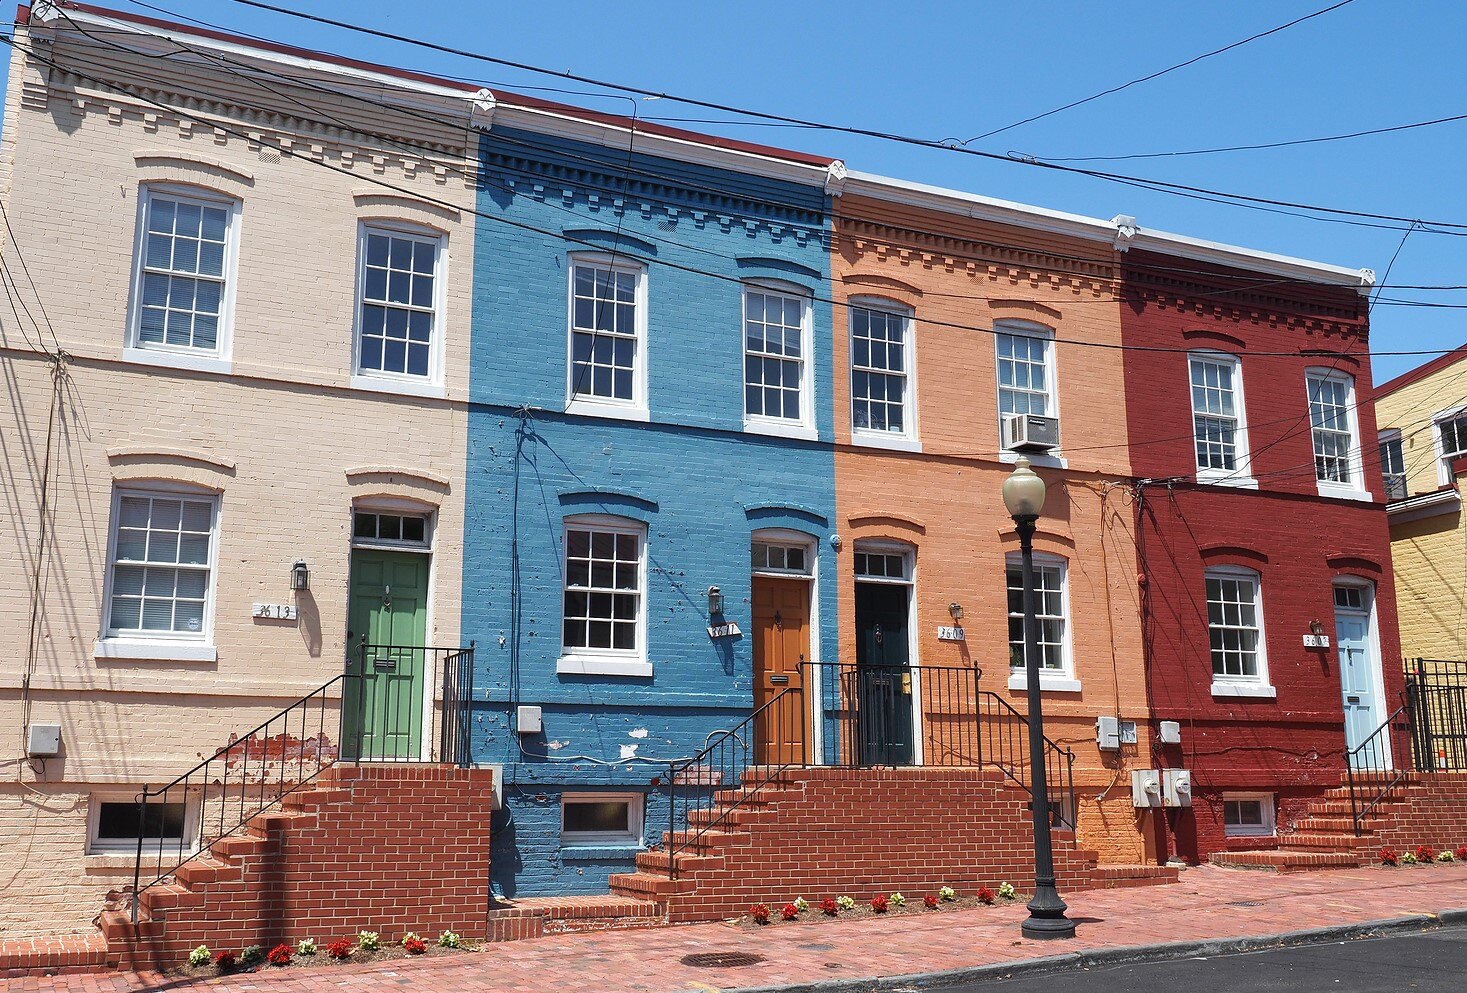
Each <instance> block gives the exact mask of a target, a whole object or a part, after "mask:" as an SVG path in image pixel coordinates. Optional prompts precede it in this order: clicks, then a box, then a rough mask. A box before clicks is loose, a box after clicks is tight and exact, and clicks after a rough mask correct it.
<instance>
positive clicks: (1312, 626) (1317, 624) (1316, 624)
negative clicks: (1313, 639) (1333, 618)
mask: <svg viewBox="0 0 1467 993" xmlns="http://www.w3.org/2000/svg"><path fill="white" fill-rule="evenodd" d="M1309 633H1310V634H1314V635H1319V634H1324V622H1323V621H1320V620H1313V621H1310V622H1309Z"/></svg>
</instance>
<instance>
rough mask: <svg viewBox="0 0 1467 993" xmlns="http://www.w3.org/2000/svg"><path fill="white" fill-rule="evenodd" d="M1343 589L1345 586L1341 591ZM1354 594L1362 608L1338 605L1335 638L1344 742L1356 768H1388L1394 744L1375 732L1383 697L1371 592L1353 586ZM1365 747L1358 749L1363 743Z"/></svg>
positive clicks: (1337, 600) (1380, 714) (1380, 717)
mask: <svg viewBox="0 0 1467 993" xmlns="http://www.w3.org/2000/svg"><path fill="white" fill-rule="evenodd" d="M1337 592H1343V588H1342V589H1341V590H1340V591H1337ZM1351 592H1352V593H1353V594H1355V595H1352V596H1350V597H1349V598H1348V599H1350V600H1353V601H1356V602H1358V603H1359V604H1360V606H1359V608H1356V607H1353V606H1351V607H1345V606H1339V605H1338V602H1339V599H1340V598H1339V597H1337V598H1336V603H1337V606H1336V607H1335V641H1336V643H1337V644H1338V646H1339V659H1340V691H1341V693H1342V694H1343V698H1344V707H1345V745H1346V747H1348V748H1349V749H1351V764H1352V765H1353V766H1354V767H1355V768H1357V769H1389V768H1390V767H1391V743H1390V736H1389V735H1387V734H1381V735H1377V736H1376V737H1374V738H1371V735H1373V734H1375V731H1376V729H1377V728H1379V727H1380V722H1381V719H1382V718H1383V717H1384V716H1385V715H1384V714H1382V713H1381V708H1380V699H1379V698H1378V695H1377V690H1376V681H1377V675H1378V673H1379V671H1380V659H1378V658H1377V657H1376V654H1375V642H1374V640H1373V639H1372V638H1371V636H1370V611H1371V608H1372V606H1373V605H1372V604H1371V602H1370V596H1369V591H1368V590H1364V589H1358V590H1357V589H1354V588H1352V590H1351ZM1367 740H1368V741H1369V744H1368V745H1366V747H1364V748H1361V749H1360V751H1358V752H1356V751H1355V749H1357V748H1360V746H1361V745H1362V743H1365V742H1366V741H1367Z"/></svg>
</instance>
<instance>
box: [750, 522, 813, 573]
mask: <svg viewBox="0 0 1467 993" xmlns="http://www.w3.org/2000/svg"><path fill="white" fill-rule="evenodd" d="M776 533H777V532H774V531H772V530H765V531H756V532H754V534H753V536H752V537H751V538H750V539H749V571H750V574H751V575H754V576H770V577H772V578H775V579H813V578H814V576H815V551H816V543H815V542H814V540H813V539H811V538H809V537H808V536H805V535H800V534H797V533H796V532H789V534H790V537H775V536H774V535H775V534H776ZM755 545H763V546H765V547H767V548H783V549H785V550H786V556H788V550H789V549H792V548H798V549H799V550H800V551H801V552H802V553H803V554H804V556H805V567H804V568H803V569H791V568H788V567H776V566H769V565H763V566H761V565H756V564H755V563H754V546H755ZM786 561H788V558H786Z"/></svg>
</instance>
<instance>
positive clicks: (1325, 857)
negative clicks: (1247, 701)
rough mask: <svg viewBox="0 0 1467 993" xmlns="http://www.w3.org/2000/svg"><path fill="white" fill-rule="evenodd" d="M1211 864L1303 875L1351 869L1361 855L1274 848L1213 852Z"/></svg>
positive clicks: (1355, 866) (1210, 859) (1357, 865)
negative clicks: (1325, 870)
mask: <svg viewBox="0 0 1467 993" xmlns="http://www.w3.org/2000/svg"><path fill="white" fill-rule="evenodd" d="M1208 861H1210V862H1211V863H1212V864H1213V865H1220V866H1223V867H1225V868H1229V869H1256V870H1260V871H1263V872H1281V873H1282V872H1304V871H1307V870H1310V869H1354V868H1358V867H1359V866H1360V864H1361V859H1360V856H1358V855H1354V854H1350V853H1347V852H1306V851H1289V850H1282V849H1274V848H1265V849H1258V850H1254V851H1241V852H1213V853H1212V854H1211V855H1210V856H1208Z"/></svg>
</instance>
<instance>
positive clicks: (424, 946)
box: [402, 938, 428, 955]
mask: <svg viewBox="0 0 1467 993" xmlns="http://www.w3.org/2000/svg"><path fill="white" fill-rule="evenodd" d="M402 947H403V948H405V949H407V953H408V954H409V955H422V954H423V953H424V952H426V951H427V950H428V943H427V942H426V941H424V940H423V939H422V938H409V939H407V940H406V941H404V942H403V943H402Z"/></svg>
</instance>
